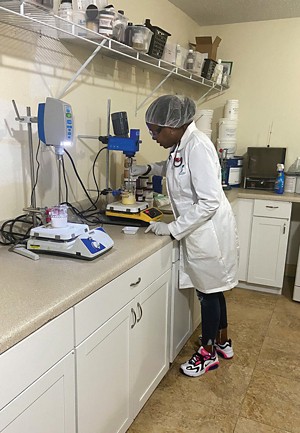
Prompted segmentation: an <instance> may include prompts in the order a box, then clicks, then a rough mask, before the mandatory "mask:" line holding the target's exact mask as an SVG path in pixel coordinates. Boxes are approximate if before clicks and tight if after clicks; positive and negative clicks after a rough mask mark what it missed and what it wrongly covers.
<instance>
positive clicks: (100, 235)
mask: <svg viewBox="0 0 300 433" xmlns="http://www.w3.org/2000/svg"><path fill="white" fill-rule="evenodd" d="M113 245H114V242H113V240H112V239H111V238H110V236H109V235H108V234H107V233H106V232H105V231H104V229H103V228H102V227H97V228H95V229H92V230H90V229H89V227H88V225H86V224H75V223H68V225H67V227H63V228H53V227H52V226H51V225H50V224H49V225H44V226H39V227H34V228H33V229H31V230H30V238H29V239H28V241H27V249H28V250H29V251H33V252H35V253H47V254H58V255H63V256H70V257H73V258H78V259H84V260H93V259H95V258H96V257H99V256H100V255H101V254H104V253H106V252H107V251H108V250H109V249H110V248H112V246H113Z"/></svg>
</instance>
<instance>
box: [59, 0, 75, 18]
mask: <svg viewBox="0 0 300 433" xmlns="http://www.w3.org/2000/svg"><path fill="white" fill-rule="evenodd" d="M58 16H59V17H60V18H63V19H65V20H68V21H73V6H72V0H61V3H60V5H59V9H58Z"/></svg>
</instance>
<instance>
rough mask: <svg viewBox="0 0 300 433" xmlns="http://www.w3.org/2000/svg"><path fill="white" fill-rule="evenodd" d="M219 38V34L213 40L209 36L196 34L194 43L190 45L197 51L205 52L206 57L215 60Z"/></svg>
mask: <svg viewBox="0 0 300 433" xmlns="http://www.w3.org/2000/svg"><path fill="white" fill-rule="evenodd" d="M221 40H222V39H221V38H219V36H217V37H216V38H215V40H214V41H213V40H212V37H211V36H196V43H195V44H191V45H192V46H193V47H194V48H195V50H196V51H199V53H203V54H207V58H209V59H212V60H217V51H218V46H219V45H220V42H221Z"/></svg>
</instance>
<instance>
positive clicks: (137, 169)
mask: <svg viewBox="0 0 300 433" xmlns="http://www.w3.org/2000/svg"><path fill="white" fill-rule="evenodd" d="M148 170H149V166H148V165H133V166H132V167H131V175H132V176H134V177H138V176H143V175H144V174H146V173H147V172H148V173H149V171H148Z"/></svg>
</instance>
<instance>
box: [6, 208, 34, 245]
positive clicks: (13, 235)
mask: <svg viewBox="0 0 300 433" xmlns="http://www.w3.org/2000/svg"><path fill="white" fill-rule="evenodd" d="M36 219H37V221H38V222H39V224H41V222H42V221H41V219H40V218H39V217H37V216H36ZM32 227H33V215H31V214H23V215H20V216H18V217H16V218H14V219H10V220H7V221H5V222H4V223H3V224H2V225H1V228H0V245H14V244H16V243H20V242H24V241H25V240H26V239H27V238H28V236H29V233H30V230H31V229H32Z"/></svg>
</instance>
